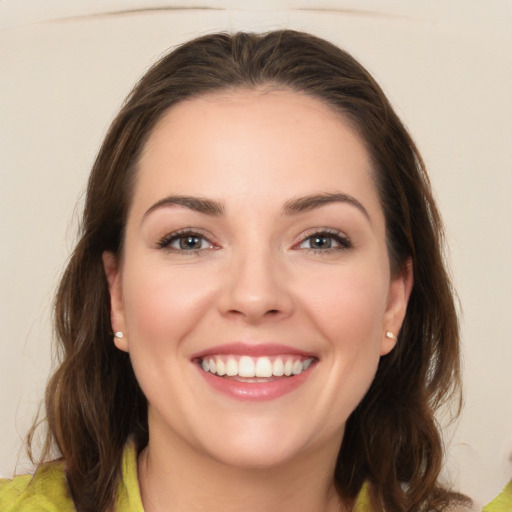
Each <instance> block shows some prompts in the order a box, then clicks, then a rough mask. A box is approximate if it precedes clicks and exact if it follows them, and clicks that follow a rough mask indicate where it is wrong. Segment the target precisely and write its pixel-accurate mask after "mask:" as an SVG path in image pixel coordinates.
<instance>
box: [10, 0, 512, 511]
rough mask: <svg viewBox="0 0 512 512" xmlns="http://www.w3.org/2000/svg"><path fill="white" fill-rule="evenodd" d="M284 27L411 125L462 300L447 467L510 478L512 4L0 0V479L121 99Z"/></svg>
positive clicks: (28, 408)
mask: <svg viewBox="0 0 512 512" xmlns="http://www.w3.org/2000/svg"><path fill="white" fill-rule="evenodd" d="M252 4H255V5H257V6H258V7H257V8H254V7H251V5H252ZM277 27H290V28H296V29H305V30H308V31H311V32H314V33H316V34H319V35H321V36H323V37H325V38H327V39H330V40H332V41H333V42H335V43H337V44H339V45H340V46H342V47H344V48H346V49H347V50H349V51H350V52H352V53H353V54H354V56H356V57H357V58H359V59H360V60H361V61H362V62H363V63H364V64H365V65H366V66H367V67H368V68H369V70H370V71H371V72H372V73H373V74H374V75H375V77H376V78H377V79H378V80H379V81H380V83H381V85H382V86H383V87H384V89H385V91H386V92H387V93H388V95H389V97H390V99H391V100H392V102H393V104H394V105H395V107H396V108H397V110H398V112H399V113H400V115H401V116H402V118H403V119H404V121H405V122H406V124H407V125H408V127H409V128H410V130H411V132H412V134H413V136H414V137H415V139H416V141H417V143H418V145H419V147H420V150H421V152H422V154H423V156H424V158H425V160H426V163H427V165H428V168H429V169H430V174H431V178H432V182H433V185H434V188H435V190H436V193H437V197H438V200H439V203H440V206H441V209H442V211H443V213H444V218H445V221H446V225H447V231H448V237H449V244H450V249H451V261H452V267H453V273H454V277H455V281H456V284H457V287H458V290H459V294H460V299H461V303H462V306H463V310H464V315H463V318H462V327H463V341H464V352H465V356H464V366H465V391H466V403H465V409H464V411H463V415H462V418H461V421H460V423H459V426H458V428H457V429H453V428H452V429H450V430H449V431H448V430H447V442H448V443H449V447H448V455H449V457H448V462H447V474H448V475H449V476H450V479H451V481H452V483H453V484H454V485H455V486H456V487H458V488H459V489H461V490H462V491H464V492H466V493H468V494H470V495H471V496H472V497H473V498H474V499H475V500H476V502H477V503H479V504H481V503H483V502H484V501H487V500H489V499H490V498H491V497H492V496H493V495H495V494H496V493H497V492H498V491H499V490H500V488H501V487H502V486H503V485H504V484H505V482H506V481H507V480H508V479H509V478H511V477H512V377H511V371H512V335H511V329H510V317H511V316H512V314H511V313H512V310H511V306H512V263H511V262H512V228H511V221H512V206H511V204H512V200H511V197H512V150H511V145H512V121H511V120H512V94H511V91H512V55H511V51H512V1H511V0H436V1H432V0H431V1H428V2H427V1H420V0H418V1H413V0H409V1H408V0H403V1H393V0H384V1H383V0H380V1H379V0H362V1H355V0H353V1H350V0H318V1H314V0H309V1H306V0H302V1H299V0H296V1H293V0H288V1H286V0H280V1H279V0H273V1H261V0H260V1H259V2H257V1H256V0H254V1H250V2H249V1H237V2H235V1H227V0H226V1H221V0H217V1H215V0H209V1H208V0H201V1H192V0H183V1H182V2H173V1H163V0H161V1H154V2H151V1H149V0H145V1H143V0H139V1H136V0H124V1H114V0H101V1H100V0H96V1H92V0H91V1H85V0H81V1H79V0H76V1H69V0H46V1H44V2H41V1H39V0H23V1H18V0H3V1H1V2H0V236H1V238H0V239H1V251H0V326H1V330H0V382H1V385H0V404H1V407H0V434H1V438H2V442H1V443H0V475H3V476H10V475H11V474H12V471H13V469H14V468H15V465H16V464H18V466H17V469H18V471H23V470H24V469H26V467H27V466H26V459H25V458H24V456H23V452H22V451H21V444H22V443H21V439H22V438H23V436H24V435H25V432H26V430H27V428H28V426H29V425H30V423H31V420H32V418H33V416H34V414H35V412H36V410H37V407H38V404H39V402H40V400H41V398H42V394H43V389H44V383H45V380H46V378H47V374H48V371H49V368H50V365H51V356H50V354H51V351H50V346H51V338H52V335H51V324H50V317H51V302H52V294H53V291H54V287H55V285H56V282H57V279H58V276H59V273H60V271H61V270H62V268H63V265H64V262H65V261H66V258H67V256H68V254H69V251H70V249H71V248H72V246H73V240H74V233H75V227H76V205H77V204H80V200H81V197H82V193H83V191H84V186H85V181H86V178H87V175H88V171H89V168H90V166H91V163H92V160H93V158H94V155H95V152H96V150H97V148H98V146H99V144H100V141H101V139H102V137H103V135H104V133H105V130H106V128H107V126H108V124H109V121H110V120H111V119H112V117H113V115H114V114H115V112H116V110H117V108H118V107H119V105H120V103H121V101H122V100H123V98H124V96H125V95H126V94H127V93H128V91H129V89H130V88H131V86H132V85H133V83H134V82H135V80H136V79H137V78H138V77H139V76H140V75H141V74H142V73H143V72H144V70H145V69H147V67H148V66H149V65H150V64H151V63H152V62H153V61H154V60H155V59H156V58H157V57H159V56H160V55H161V54H162V53H163V52H165V51H166V49H167V48H169V47H171V46H173V45H175V44H177V43H178V42H181V41H183V40H185V39H188V38H191V37H193V36H196V35H198V34H202V33H206V32H209V31H213V30H226V29H227V30H236V29H246V30H256V31H260V30H268V29H270V28H277Z"/></svg>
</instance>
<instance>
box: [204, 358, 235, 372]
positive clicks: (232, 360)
mask: <svg viewBox="0 0 512 512" xmlns="http://www.w3.org/2000/svg"><path fill="white" fill-rule="evenodd" d="M207 371H208V370H207ZM226 375H227V376H228V377H234V376H235V375H238V363H237V362H236V359H235V358H234V357H228V362H227V363H226Z"/></svg>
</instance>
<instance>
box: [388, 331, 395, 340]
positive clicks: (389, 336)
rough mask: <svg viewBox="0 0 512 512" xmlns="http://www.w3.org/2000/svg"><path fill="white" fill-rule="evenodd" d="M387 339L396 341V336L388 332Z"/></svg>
mask: <svg viewBox="0 0 512 512" xmlns="http://www.w3.org/2000/svg"><path fill="white" fill-rule="evenodd" d="M386 338H387V339H388V340H396V336H395V335H394V334H393V333H392V332H391V331H386Z"/></svg>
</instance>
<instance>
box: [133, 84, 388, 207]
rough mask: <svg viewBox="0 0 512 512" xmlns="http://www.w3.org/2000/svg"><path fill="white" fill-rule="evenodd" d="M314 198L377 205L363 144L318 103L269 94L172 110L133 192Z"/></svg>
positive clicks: (243, 93) (220, 97)
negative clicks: (367, 200)
mask: <svg viewBox="0 0 512 512" xmlns="http://www.w3.org/2000/svg"><path fill="white" fill-rule="evenodd" d="M312 192H315V193H316V192H343V193H351V194H359V195H363V196H368V195H370V196H373V197H372V198H371V199H372V200H375V199H377V192H376V189H375V184H374V180H373V178H372V170H371V165H370V159H369V156H368V152H367V150H366V148H365V144H364V142H363V141H362V140H361V138H360V137H359V136H358V134H357V133H356V131H355V130H354V129H353V128H352V126H351V125H350V124H349V123H348V121H347V120H346V119H344V118H343V117H342V116H341V115H340V114H339V113H337V112H336V111H335V110H334V109H333V108H331V107H330V106H328V105H327V104H326V103H324V102H323V101H321V100H319V99H316V98H313V97H311V96H308V95H306V94H303V93H297V92H292V91H289V90H276V89H269V88H266V89H260V90H234V91H227V92H221V93H215V94H208V95H204V96H200V97H197V98H194V99H191V100H186V101H183V102H181V103H179V104H177V105H175V106H173V107H172V108H171V109H169V111H168V112H167V113H166V114H165V115H164V116H163V117H162V119H161V120H160V121H159V122H158V123H157V125H156V126H155V128H154V130H153V132H152V134H151V135H150V137H149V138H148V141H147V143H146V145H145V147H144V150H143V152H142V155H141V158H140V160H139V165H138V176H137V179H136V186H135V196H139V197H140V196H143V198H144V199H146V200H147V201H150V200H157V199H158V197H156V196H157V195H158V194H160V195H162V194H164V195H165V194H170V193H173V194H195V195H204V196H208V197H215V198H220V199H222V198H223V197H225V196H227V197H229V196H230V195H231V196H232V195H234V194H236V195H237V197H239V198H240V197H242V198H244V197H255V196H259V198H260V200H261V201H264V202H265V203H266V204H267V205H269V204H271V203H272V202H273V201H276V202H280V204H282V200H283V196H284V195H287V196H288V197H293V196H301V195H305V194H310V193H312ZM151 196H152V197H151ZM377 202H378V201H377Z"/></svg>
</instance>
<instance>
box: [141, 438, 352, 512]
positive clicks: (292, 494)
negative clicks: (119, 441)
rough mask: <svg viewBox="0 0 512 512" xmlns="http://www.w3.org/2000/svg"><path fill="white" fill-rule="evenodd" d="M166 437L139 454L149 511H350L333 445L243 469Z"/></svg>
mask: <svg viewBox="0 0 512 512" xmlns="http://www.w3.org/2000/svg"><path fill="white" fill-rule="evenodd" d="M161 441H163V440H162V439H155V437H150V442H149V444H148V446H147V447H146V449H145V450H144V451H143V452H141V454H140V456H139V461H138V472H139V482H140V489H141V497H142V502H143V504H144V510H145V512H184V511H186V512H202V511H207V510H208V511H211V510H212V509H213V510H223V511H224V512H234V511H237V512H241V511H243V512H261V510H265V511H266V512H292V511H293V512H296V511H297V510H300V511H301V512H340V511H342V510H346V509H345V508H344V507H343V506H342V504H341V500H340V497H339V495H338V493H337V491H336V489H335V485H334V479H333V474H334V466H335V463H336V452H334V455H333V452H332V450H330V451H329V452H328V453H322V450H314V452H313V453H306V454H303V455H302V456H300V457H296V458H294V459H293V461H287V462H284V463H282V464H280V465H277V466H273V467H264V468H239V467H232V466H229V465H226V464H223V463H221V462H219V461H217V460H214V459H212V458H210V457H208V456H207V455H204V454H200V453H197V451H196V450H195V449H194V448H193V447H191V446H190V445H188V444H186V443H184V442H183V441H181V442H178V443H175V442H172V441H171V442H169V439H168V436H166V439H165V441H166V442H165V443H163V442H161ZM326 456H327V457H328V460H327V459H326ZM326 462H328V463H326Z"/></svg>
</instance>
